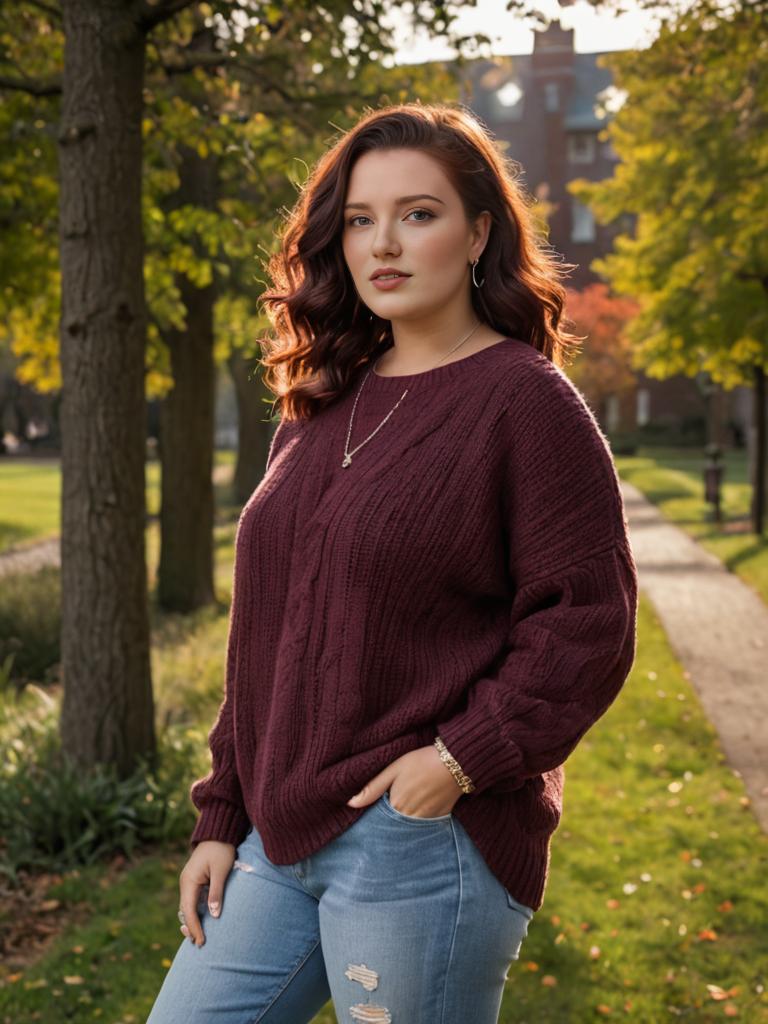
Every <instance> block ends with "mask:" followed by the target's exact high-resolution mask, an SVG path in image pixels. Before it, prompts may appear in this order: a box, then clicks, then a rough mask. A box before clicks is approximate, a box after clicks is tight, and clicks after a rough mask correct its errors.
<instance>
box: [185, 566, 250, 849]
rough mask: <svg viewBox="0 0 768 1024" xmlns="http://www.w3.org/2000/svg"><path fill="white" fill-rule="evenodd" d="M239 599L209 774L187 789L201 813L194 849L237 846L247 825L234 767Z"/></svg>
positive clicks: (232, 617) (235, 602) (211, 738)
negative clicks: (206, 844) (205, 844)
mask: <svg viewBox="0 0 768 1024" xmlns="http://www.w3.org/2000/svg"><path fill="white" fill-rule="evenodd" d="M239 612H240V598H239V596H238V593H237V585H235V587H234V588H233V593H232V606H231V609H230V621H229V638H228V641H227V670H226V676H227V682H226V691H225V695H224V700H223V702H222V704H221V706H220V707H219V713H218V715H217V717H216V721H215V722H214V725H213V728H212V729H211V731H210V733H209V734H208V743H209V746H210V749H211V770H210V772H209V773H208V774H207V775H206V776H205V778H203V779H198V781H197V782H195V783H194V784H193V785H192V788H191V789H190V794H189V795H190V799H191V800H192V803H193V804H194V805H195V807H196V808H197V809H198V810H199V811H200V816H199V817H198V819H197V824H196V825H195V828H194V831H193V833H192V837H191V839H190V844H191V845H192V846H197V844H198V843H200V842H202V841H203V840H204V839H216V840H218V841H219V842H221V843H232V845H233V846H237V845H239V843H240V842H242V840H243V839H244V838H245V836H246V834H247V832H248V828H249V826H250V822H249V820H248V815H247V813H246V810H245V804H244V801H243V794H242V790H241V788H240V780H239V778H238V775H237V765H236V764H235V746H234V727H233V699H232V678H233V676H234V666H235V659H236V658H237V639H238V624H239V621H240V614H239Z"/></svg>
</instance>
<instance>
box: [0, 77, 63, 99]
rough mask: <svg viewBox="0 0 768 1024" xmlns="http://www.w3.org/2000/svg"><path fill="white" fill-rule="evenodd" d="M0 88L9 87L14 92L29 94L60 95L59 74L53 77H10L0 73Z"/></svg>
mask: <svg viewBox="0 0 768 1024" xmlns="http://www.w3.org/2000/svg"><path fill="white" fill-rule="evenodd" d="M0 89H11V90H13V91H15V92H26V93H29V95H30V96H60V95H61V76H60V75H56V76H54V77H53V78H26V77H24V78H12V77H11V76H10V75H0Z"/></svg>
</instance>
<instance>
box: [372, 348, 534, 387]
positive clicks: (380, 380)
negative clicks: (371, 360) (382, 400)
mask: <svg viewBox="0 0 768 1024" xmlns="http://www.w3.org/2000/svg"><path fill="white" fill-rule="evenodd" d="M513 343H518V344H519V341H518V339H517V338H501V340H500V341H494V343H493V344H492V345H486V346H485V348H481V349H479V351H477V352H473V353H472V354H471V355H468V356H464V357H463V358H462V359H454V360H453V362H451V363H442V364H441V365H439V366H433V367H432V369H431V370H420V371H419V372H417V373H398V374H396V375H394V376H382V375H381V374H379V373H376V372H375V371H374V369H373V364H371V365H370V366H369V367H368V370H369V373H368V381H367V387H366V390H367V389H369V388H371V387H376V388H377V389H381V390H387V389H388V388H401V387H403V385H407V386H408V387H412V386H413V385H414V384H421V383H425V384H431V383H432V382H433V381H435V380H439V379H443V378H446V379H449V378H452V377H457V376H459V375H460V374H462V373H463V372H464V370H465V368H466V367H467V365H469V364H472V365H474V363H475V362H476V361H478V360H482V359H483V358H485V357H487V355H488V353H490V352H493V351H494V350H495V349H497V348H502V347H506V346H507V344H513Z"/></svg>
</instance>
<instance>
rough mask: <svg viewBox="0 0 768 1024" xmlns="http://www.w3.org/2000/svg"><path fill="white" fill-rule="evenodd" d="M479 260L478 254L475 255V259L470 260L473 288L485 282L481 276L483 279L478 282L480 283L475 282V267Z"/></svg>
mask: <svg viewBox="0 0 768 1024" xmlns="http://www.w3.org/2000/svg"><path fill="white" fill-rule="evenodd" d="M479 262H480V257H479V256H478V257H477V259H476V260H473V261H472V283H473V284H474V286H475V288H482V287H483V285H484V284H485V278H483V280H482V281H481V282H480V284H478V283H477V278H476V277H475V267H476V266H477V264H478V263H479Z"/></svg>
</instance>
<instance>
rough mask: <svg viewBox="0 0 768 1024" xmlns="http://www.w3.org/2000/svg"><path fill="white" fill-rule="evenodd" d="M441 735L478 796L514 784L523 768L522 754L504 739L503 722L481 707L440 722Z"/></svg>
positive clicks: (439, 732)
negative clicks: (496, 785)
mask: <svg viewBox="0 0 768 1024" xmlns="http://www.w3.org/2000/svg"><path fill="white" fill-rule="evenodd" d="M437 734H438V735H439V736H440V737H441V738H442V740H443V743H444V744H445V745H446V747H447V749H448V751H449V752H450V754H451V756H452V757H454V758H455V759H456V760H457V761H458V762H459V764H460V765H461V770H462V771H463V772H464V773H465V774H466V775H468V776H469V777H470V779H471V780H472V782H473V783H474V785H475V789H474V791H473V792H475V793H480V792H482V791H483V790H484V789H487V788H488V787H489V786H492V785H493V784H494V783H496V782H501V781H504V782H508V781H511V780H512V779H513V778H514V776H515V775H516V774H517V773H518V772H519V770H520V768H521V765H522V761H523V754H522V751H521V750H520V748H519V747H518V746H517V744H516V743H514V742H512V741H507V740H505V739H504V737H503V735H502V727H501V725H500V724H499V722H498V721H496V720H495V719H493V718H492V717H490V716H489V714H488V711H487V710H486V709H485V708H483V707H482V706H481V705H478V706H477V707H475V708H470V709H468V710H467V711H462V712H460V713H459V714H457V715H454V716H453V718H449V719H448V721H446V722H438V723H437ZM468 795H469V796H472V794H471V793H470V794H468Z"/></svg>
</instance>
